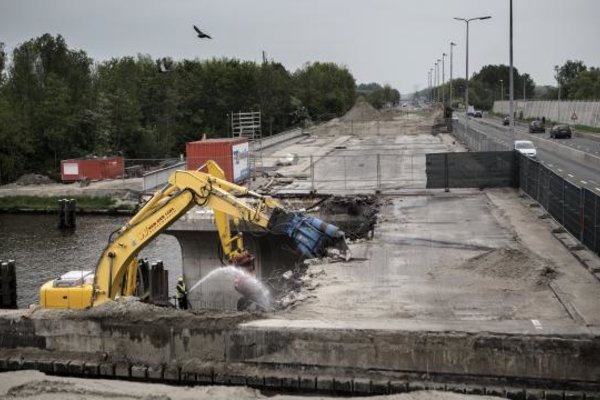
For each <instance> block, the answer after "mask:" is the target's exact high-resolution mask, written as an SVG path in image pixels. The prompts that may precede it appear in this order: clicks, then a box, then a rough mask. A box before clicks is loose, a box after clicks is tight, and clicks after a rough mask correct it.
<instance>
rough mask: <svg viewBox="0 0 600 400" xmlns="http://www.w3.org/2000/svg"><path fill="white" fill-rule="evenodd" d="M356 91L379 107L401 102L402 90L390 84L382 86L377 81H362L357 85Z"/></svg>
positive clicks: (392, 105)
mask: <svg viewBox="0 0 600 400" xmlns="http://www.w3.org/2000/svg"><path fill="white" fill-rule="evenodd" d="M356 91H357V93H358V94H359V95H362V96H364V97H365V99H366V100H367V101H368V102H369V104H371V105H372V106H373V107H375V108H377V109H381V108H384V107H394V106H397V105H398V104H400V92H399V91H398V90H397V89H394V88H393V87H391V86H390V85H389V84H385V85H383V86H381V85H380V84H379V83H377V82H371V83H362V84H360V85H358V86H357V88H356Z"/></svg>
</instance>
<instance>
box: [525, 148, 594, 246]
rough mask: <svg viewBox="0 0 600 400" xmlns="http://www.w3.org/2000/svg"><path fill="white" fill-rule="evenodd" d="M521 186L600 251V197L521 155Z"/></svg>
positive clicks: (560, 220) (574, 234) (549, 211)
mask: <svg viewBox="0 0 600 400" xmlns="http://www.w3.org/2000/svg"><path fill="white" fill-rule="evenodd" d="M519 169H520V187H521V189H522V190H523V191H524V192H525V193H527V194H528V195H529V196H530V197H531V198H532V199H534V200H536V201H537V202H538V203H540V205H541V206H542V207H544V209H545V210H546V211H547V212H548V214H550V215H551V216H552V217H553V218H554V219H555V220H556V221H557V222H558V223H559V224H561V225H562V226H563V227H564V228H565V229H566V230H567V231H569V233H571V234H572V235H573V236H575V238H577V239H578V240H579V241H580V242H581V243H582V244H584V245H585V246H586V247H588V248H589V249H591V250H592V251H594V252H595V253H596V254H598V255H600V199H598V197H599V196H598V195H596V194H595V193H594V192H592V191H591V190H588V189H586V188H582V187H579V186H577V185H574V184H573V183H571V182H569V181H568V180H566V179H564V178H562V177H561V176H559V175H557V174H556V173H554V172H553V171H552V170H550V169H548V168H546V167H545V166H544V165H542V164H541V163H540V162H539V161H537V160H533V159H531V158H529V157H525V156H523V155H521V156H520V157H519Z"/></svg>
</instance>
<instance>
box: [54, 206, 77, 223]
mask: <svg viewBox="0 0 600 400" xmlns="http://www.w3.org/2000/svg"><path fill="white" fill-rule="evenodd" d="M76 211H77V201H76V200H75V199H60V200H58V227H59V228H60V229H75V226H76V225H77V221H76Z"/></svg>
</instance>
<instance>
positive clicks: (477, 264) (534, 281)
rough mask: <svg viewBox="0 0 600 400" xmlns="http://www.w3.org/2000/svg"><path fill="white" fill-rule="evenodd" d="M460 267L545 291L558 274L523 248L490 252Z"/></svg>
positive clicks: (546, 263) (546, 262)
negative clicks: (516, 281)
mask: <svg viewBox="0 0 600 400" xmlns="http://www.w3.org/2000/svg"><path fill="white" fill-rule="evenodd" d="M461 267H462V268H464V269H467V270H470V271H473V272H477V273H479V274H481V275H484V276H489V277H490V278H493V279H510V280H518V281H521V282H523V283H526V284H529V285H530V286H533V287H534V288H537V289H545V288H546V287H547V286H548V285H549V284H550V283H551V282H552V281H553V280H554V279H556V278H557V277H558V274H559V273H558V272H557V271H556V269H555V268H554V267H553V266H552V265H550V263H549V262H548V261H546V260H544V259H540V258H539V257H537V256H536V255H534V254H532V253H531V252H529V251H528V250H527V249H524V248H501V249H496V250H491V251H488V252H486V253H483V254H481V255H479V256H476V257H473V258H471V259H469V260H467V261H466V262H465V263H464V264H463V265H462V266H461Z"/></svg>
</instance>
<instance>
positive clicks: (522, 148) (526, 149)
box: [514, 140, 537, 158]
mask: <svg viewBox="0 0 600 400" xmlns="http://www.w3.org/2000/svg"><path fill="white" fill-rule="evenodd" d="M514 149H515V150H516V151H518V152H519V153H521V154H524V155H526V156H528V157H531V158H535V157H536V156H537V150H536V149H535V146H534V145H533V143H532V142H531V141H530V140H515V144H514Z"/></svg>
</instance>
